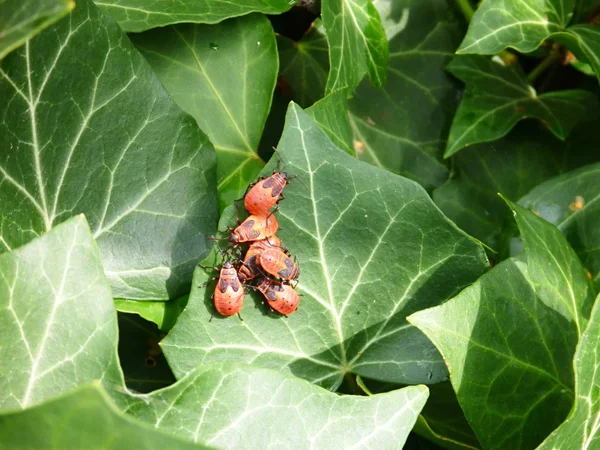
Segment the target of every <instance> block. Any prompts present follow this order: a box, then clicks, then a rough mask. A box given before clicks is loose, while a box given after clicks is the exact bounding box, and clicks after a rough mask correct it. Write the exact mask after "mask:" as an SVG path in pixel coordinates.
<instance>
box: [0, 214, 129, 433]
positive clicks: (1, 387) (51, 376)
mask: <svg viewBox="0 0 600 450" xmlns="http://www.w3.org/2000/svg"><path fill="white" fill-rule="evenodd" d="M0 277H1V280H0V320H1V322H2V331H1V332H0V339H2V342H4V343H5V345H4V346H3V348H2V351H1V352H0V365H1V366H2V367H4V369H3V376H2V377H1V378H0V391H1V392H2V393H3V395H2V396H1V397H0V409H3V410H6V409H16V408H26V407H29V406H31V405H35V404H38V403H40V402H42V401H44V400H46V399H48V398H51V397H54V396H56V395H59V394H61V393H63V392H65V391H67V390H69V389H71V388H73V387H75V386H77V385H79V384H83V383H88V382H90V381H92V380H103V381H104V382H105V383H107V384H117V385H120V384H122V383H123V378H122V374H121V373H120V368H119V366H118V362H117V354H116V342H117V324H116V320H115V309H114V306H113V303H112V298H111V294H110V287H109V285H108V282H107V281H106V278H105V277H104V273H103V269H102V263H101V260H100V253H99V251H98V247H97V246H96V244H95V243H94V240H93V239H92V235H91V233H90V229H89V227H88V225H87V223H86V221H85V218H84V217H83V216H77V217H74V218H72V219H71V220H69V221H67V222H65V223H64V224H61V225H58V226H57V227H56V228H55V229H53V230H52V231H50V232H49V233H48V234H47V235H44V236H42V237H40V238H39V239H36V240H34V241H33V242H31V243H30V244H28V245H26V246H24V247H22V248H20V249H17V250H14V251H13V252H11V253H6V254H3V255H0ZM91 299H93V301H90V300H91ZM73 318H76V320H73ZM6 344H8V345H6ZM0 441H1V442H5V441H4V440H0Z"/></svg>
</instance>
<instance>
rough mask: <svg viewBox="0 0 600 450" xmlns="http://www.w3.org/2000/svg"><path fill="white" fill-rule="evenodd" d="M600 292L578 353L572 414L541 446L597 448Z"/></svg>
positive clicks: (599, 412)
mask: <svg viewBox="0 0 600 450" xmlns="http://www.w3.org/2000/svg"><path fill="white" fill-rule="evenodd" d="M598 342H600V296H599V297H597V298H596V302H595V305H594V309H593V310H592V315H591V317H590V322H589V323H588V326H587V328H586V330H585V332H584V333H583V335H582V336H581V339H580V341H579V344H578V346H577V353H576V354H575V363H574V366H575V388H576V390H575V403H574V405H573V409H572V410H571V413H570V414H569V417H568V418H567V420H565V422H564V423H563V424H562V425H561V426H560V427H558V428H557V429H556V430H555V431H554V432H552V434H551V435H550V436H548V438H547V439H546V440H545V441H544V442H543V443H542V445H540V446H539V447H538V448H539V449H540V450H544V449H548V450H551V449H557V448H573V449H575V448H579V449H588V448H596V445H597V444H599V443H600V436H599V435H598V422H599V421H600V402H599V396H598V384H599V383H600V379H599V378H598V374H599V373H600V362H599V361H598Z"/></svg>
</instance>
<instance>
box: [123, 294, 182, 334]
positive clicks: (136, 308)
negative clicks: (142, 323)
mask: <svg viewBox="0 0 600 450" xmlns="http://www.w3.org/2000/svg"><path fill="white" fill-rule="evenodd" d="M114 301H115V307H116V308H117V311H121V312H124V313H130V314H137V315H139V316H140V317H142V318H144V319H146V320H148V321H150V322H153V323H155V324H156V325H157V326H158V328H159V329H160V330H161V331H164V332H165V333H166V332H168V331H169V330H170V329H171V328H173V325H175V321H176V320H177V318H178V317H179V314H181V311H183V309H184V308H185V305H187V301H188V296H187V295H184V296H182V297H179V298H177V299H175V300H169V301H167V302H164V301H163V302H152V301H147V300H143V301H142V300H127V299H122V298H116V299H114Z"/></svg>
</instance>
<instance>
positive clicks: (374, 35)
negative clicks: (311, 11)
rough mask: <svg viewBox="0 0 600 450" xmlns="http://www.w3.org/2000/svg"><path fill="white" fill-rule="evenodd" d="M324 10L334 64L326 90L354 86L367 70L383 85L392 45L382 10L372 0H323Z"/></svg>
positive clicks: (327, 91)
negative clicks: (384, 23) (390, 45)
mask: <svg viewBox="0 0 600 450" xmlns="http://www.w3.org/2000/svg"><path fill="white" fill-rule="evenodd" d="M321 14H322V18H323V25H324V27H325V31H326V33H327V42H328V43H329V65H330V67H331V69H330V71H329V75H328V77H327V85H326V88H325V92H326V93H329V92H332V91H334V90H336V89H339V88H342V87H346V86H348V87H350V88H353V87H355V86H357V85H358V83H359V82H360V80H362V78H363V76H364V75H365V73H367V72H368V74H369V79H370V80H371V83H373V85H374V86H377V87H382V86H383V85H384V84H385V80H386V72H387V64H388V58H389V48H388V42H387V39H386V36H385V31H384V29H383V25H382V24H381V18H380V17H379V12H378V11H377V9H376V8H375V6H374V5H373V3H372V2H371V0H323V1H322V3H321Z"/></svg>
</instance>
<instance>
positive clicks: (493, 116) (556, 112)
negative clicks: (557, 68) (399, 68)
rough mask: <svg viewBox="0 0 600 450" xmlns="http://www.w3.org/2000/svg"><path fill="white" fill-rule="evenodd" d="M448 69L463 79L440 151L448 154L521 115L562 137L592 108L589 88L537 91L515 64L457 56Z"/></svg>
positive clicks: (506, 127)
mask: <svg viewBox="0 0 600 450" xmlns="http://www.w3.org/2000/svg"><path fill="white" fill-rule="evenodd" d="M448 70H449V71H450V72H451V73H453V74H454V75H455V76H457V77H458V78H460V79H462V80H463V81H464V82H465V83H466V88H465V93H464V95H463V99H462V101H461V103H460V106H459V108H458V111H456V116H455V117H454V120H453V122H452V128H451V129H450V136H449V137H448V146H447V148H446V152H445V154H444V156H445V157H448V156H451V155H453V154H454V153H456V152H458V151H459V150H461V149H463V148H464V147H466V146H469V145H471V144H476V143H479V142H489V141H493V140H496V139H498V138H500V137H502V136H505V135H506V134H507V133H508V132H509V131H510V130H511V129H512V127H513V126H514V125H515V124H516V123H517V122H518V121H519V120H522V119H525V118H536V119H539V120H541V121H542V122H543V123H544V124H545V125H546V126H547V127H548V129H549V130H550V131H551V132H552V133H554V134H555V135H556V136H557V137H559V138H561V139H565V138H566V137H567V136H568V134H569V133H570V132H571V130H572V129H573V127H574V126H575V125H576V124H577V123H578V122H581V121H584V120H587V119H589V117H590V116H593V115H594V114H595V113H596V112H597V111H598V103H597V100H596V98H595V96H594V94H593V93H591V92H588V91H584V90H573V89H572V90H563V91H553V92H547V93H543V94H539V95H538V94H537V93H536V91H535V89H534V88H533V86H531V85H530V84H529V83H528V82H527V79H526V78H525V76H524V75H523V74H522V73H521V72H520V70H519V69H518V68H514V67H506V66H504V65H502V64H501V63H499V62H497V61H495V60H494V59H491V58H488V57H485V56H476V55H469V56H459V57H457V58H456V59H454V60H453V61H452V62H451V63H450V64H449V65H448Z"/></svg>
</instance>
